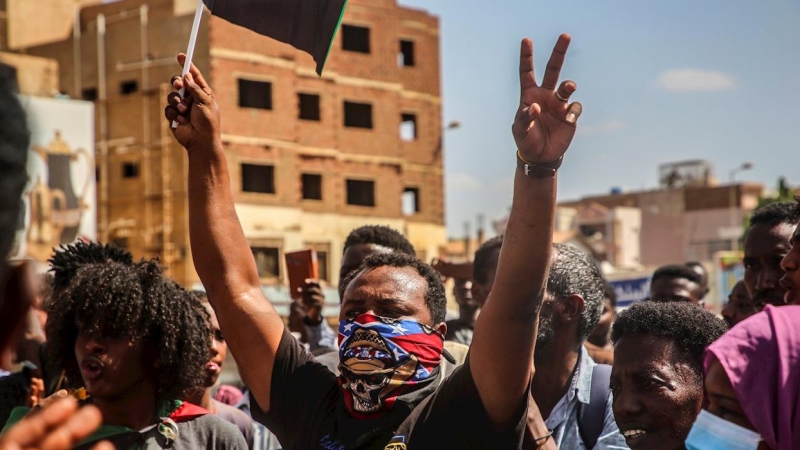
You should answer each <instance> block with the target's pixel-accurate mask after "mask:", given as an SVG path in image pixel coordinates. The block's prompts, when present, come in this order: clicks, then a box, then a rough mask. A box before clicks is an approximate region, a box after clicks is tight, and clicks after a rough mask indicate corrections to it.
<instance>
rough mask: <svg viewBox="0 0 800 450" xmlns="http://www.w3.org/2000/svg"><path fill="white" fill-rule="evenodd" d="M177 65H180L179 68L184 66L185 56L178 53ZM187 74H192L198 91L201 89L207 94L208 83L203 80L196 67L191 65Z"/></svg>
mask: <svg viewBox="0 0 800 450" xmlns="http://www.w3.org/2000/svg"><path fill="white" fill-rule="evenodd" d="M178 64H180V65H181V67H183V66H184V65H185V64H186V55H185V54H183V53H178ZM189 73H191V74H192V78H194V82H195V83H197V85H198V86H200V89H202V90H204V91H206V93H208V92H209V90H210V88H209V86H208V83H206V79H205V78H203V74H202V73H201V72H200V69H198V68H197V66H195V65H194V63H192V66H191V67H189Z"/></svg>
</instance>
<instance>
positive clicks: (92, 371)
mask: <svg viewBox="0 0 800 450" xmlns="http://www.w3.org/2000/svg"><path fill="white" fill-rule="evenodd" d="M81 373H82V375H83V378H84V379H85V380H96V379H98V378H100V376H102V374H103V362H102V361H100V360H99V359H97V358H95V357H91V356H90V357H88V358H85V359H84V360H83V362H82V363H81Z"/></svg>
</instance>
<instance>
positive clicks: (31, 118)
mask: <svg viewBox="0 0 800 450" xmlns="http://www.w3.org/2000/svg"><path fill="white" fill-rule="evenodd" d="M20 101H21V103H22V106H23V108H25V112H26V113H27V119H28V126H29V127H30V134H31V147H30V150H29V153H28V166H27V170H28V183H27V185H26V187H25V193H24V194H23V198H22V201H23V203H24V207H23V208H22V213H21V214H20V216H21V217H20V220H19V227H18V229H17V233H16V238H15V246H14V248H13V249H12V253H11V258H12V259H33V260H35V261H38V262H39V263H44V262H46V261H47V260H48V259H49V258H50V256H51V255H52V253H53V249H54V248H57V247H58V246H60V245H62V244H69V243H71V242H74V241H75V240H76V239H83V240H95V239H97V223H96V220H97V218H96V215H97V206H96V205H97V201H96V198H95V191H96V182H95V170H94V140H95V133H94V105H93V104H92V103H90V102H85V101H81V100H71V99H61V98H58V99H55V98H42V97H28V96H24V95H21V96H20ZM40 268H41V269H42V270H46V266H45V265H41V266H40Z"/></svg>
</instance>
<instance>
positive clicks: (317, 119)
mask: <svg viewBox="0 0 800 450" xmlns="http://www.w3.org/2000/svg"><path fill="white" fill-rule="evenodd" d="M9 1H12V0H9ZM49 1H55V0H49ZM64 2H67V3H70V4H73V2H68V1H67V0H64ZM196 4H197V3H196V0H191V1H189V0H150V1H145V0H122V1H119V2H114V3H109V4H98V5H93V6H86V7H82V8H81V9H80V10H79V12H78V13H77V15H76V17H78V21H77V22H75V23H74V24H71V25H73V26H71V27H67V28H68V29H71V30H72V31H71V32H70V31H68V36H67V38H66V39H63V38H62V39H60V40H58V41H57V42H52V43H49V44H44V45H37V46H33V47H27V48H26V49H25V52H26V54H30V55H37V56H41V57H46V58H50V59H52V60H55V61H57V63H58V66H59V68H60V71H59V73H60V74H59V80H60V83H59V85H60V90H61V91H62V93H64V94H67V95H69V96H70V97H73V98H83V99H85V100H91V101H93V102H95V104H96V140H97V169H98V170H97V179H98V202H97V207H98V236H99V238H100V239H101V240H104V241H109V242H114V243H117V244H119V245H121V246H123V247H126V248H128V249H130V250H131V251H132V252H133V253H134V255H135V256H136V257H141V256H159V257H160V258H161V259H162V261H163V262H164V263H165V264H166V265H167V266H168V267H169V269H170V274H171V275H172V276H173V277H175V278H176V279H177V280H178V281H179V282H181V283H182V284H184V285H187V286H192V285H194V284H196V283H197V282H198V279H197V276H196V273H195V271H194V267H193V265H192V259H191V249H190V246H189V237H188V217H187V191H186V170H187V160H186V155H185V154H184V153H185V151H184V150H183V149H182V148H180V146H179V145H178V144H177V143H176V142H175V140H174V138H173V137H172V135H171V132H170V130H169V129H168V128H167V126H168V125H167V124H166V122H165V120H164V119H163V108H164V104H165V98H166V95H167V93H169V92H170V91H171V87H170V86H169V85H168V80H169V79H170V77H171V76H172V75H174V74H176V73H178V72H179V70H180V69H179V67H178V65H177V63H176V62H175V55H176V54H177V53H178V52H181V51H185V46H186V42H187V40H188V36H189V30H190V28H191V24H192V15H193V14H192V13H193V11H194V8H195V6H196ZM194 62H195V64H196V65H197V66H198V67H199V68H200V69H201V70H202V71H203V72H204V74H205V75H206V77H207V79H208V81H209V83H210V84H211V85H212V87H213V88H214V90H215V93H216V96H217V99H218V101H219V105H220V109H221V113H222V117H223V120H222V139H223V142H224V144H225V148H226V156H227V158H228V164H229V167H230V170H231V178H232V189H233V192H234V199H235V202H236V208H237V212H238V214H239V218H240V220H241V222H242V226H243V228H244V232H245V235H246V236H247V238H248V240H249V241H250V245H251V247H252V250H253V255H254V258H255V260H256V262H257V265H258V269H259V274H260V275H261V277H262V281H263V283H264V284H265V286H272V287H273V288H277V287H279V286H282V285H285V284H286V281H287V280H286V271H285V267H284V262H283V254H284V253H285V252H287V251H293V250H297V249H301V248H306V247H314V248H316V250H317V251H318V253H319V258H320V269H321V271H322V273H321V276H322V278H323V279H326V280H329V281H331V282H332V283H335V281H336V279H337V276H338V267H339V264H340V259H341V254H342V246H343V244H344V239H345V238H346V236H347V234H348V233H349V232H350V231H351V230H352V229H353V228H356V227H358V226H360V225H364V224H383V225H388V226H391V227H393V228H396V229H398V230H400V231H401V232H403V233H404V234H406V236H407V237H408V238H409V240H410V241H411V242H412V243H413V244H414V245H415V247H416V248H417V249H418V252H419V255H418V256H420V257H421V258H423V259H426V260H430V259H431V258H433V257H435V256H437V255H438V250H439V248H440V246H442V245H443V244H444V243H446V241H447V239H446V231H445V227H444V211H443V209H444V192H443V189H444V187H443V170H442V161H443V154H442V144H441V142H442V139H441V137H442V123H441V98H440V92H441V89H440V84H441V81H440V64H439V23H438V19H437V18H436V17H434V16H432V15H430V14H428V13H426V12H424V11H419V10H414V9H410V8H405V7H399V6H398V5H397V4H396V2H395V0H379V1H367V0H351V1H350V2H349V5H348V9H347V12H346V14H345V17H344V21H343V25H342V28H341V29H340V31H339V33H338V35H337V37H336V40H335V42H334V44H333V50H332V52H331V55H330V57H329V58H328V61H327V64H326V67H325V71H324V73H323V76H322V77H321V78H320V77H318V76H317V75H316V74H315V73H314V63H313V61H312V59H311V58H310V56H308V55H306V54H304V53H302V52H299V51H297V50H295V49H294V48H292V47H290V46H288V45H285V44H281V43H279V42H276V41H274V40H271V39H269V38H266V37H263V36H259V35H257V34H255V33H253V32H250V31H248V30H246V29H243V28H240V27H237V26H235V25H232V24H230V23H228V22H225V21H224V20H221V19H218V18H216V17H213V16H211V15H209V14H208V12H206V14H205V15H204V17H203V23H202V26H201V29H200V33H199V36H198V41H197V47H196V50H195V54H194ZM271 289H272V288H271Z"/></svg>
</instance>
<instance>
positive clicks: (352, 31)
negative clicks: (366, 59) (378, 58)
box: [340, 24, 370, 53]
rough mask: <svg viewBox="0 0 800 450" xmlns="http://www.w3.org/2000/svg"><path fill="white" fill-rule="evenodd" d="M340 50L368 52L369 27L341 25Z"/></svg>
mask: <svg viewBox="0 0 800 450" xmlns="http://www.w3.org/2000/svg"><path fill="white" fill-rule="evenodd" d="M340 32H341V33H342V50H345V51H348V52H357V53H369V52H370V49H369V28H367V27H359V26H356V25H346V24H343V25H342V29H341V31H340Z"/></svg>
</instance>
